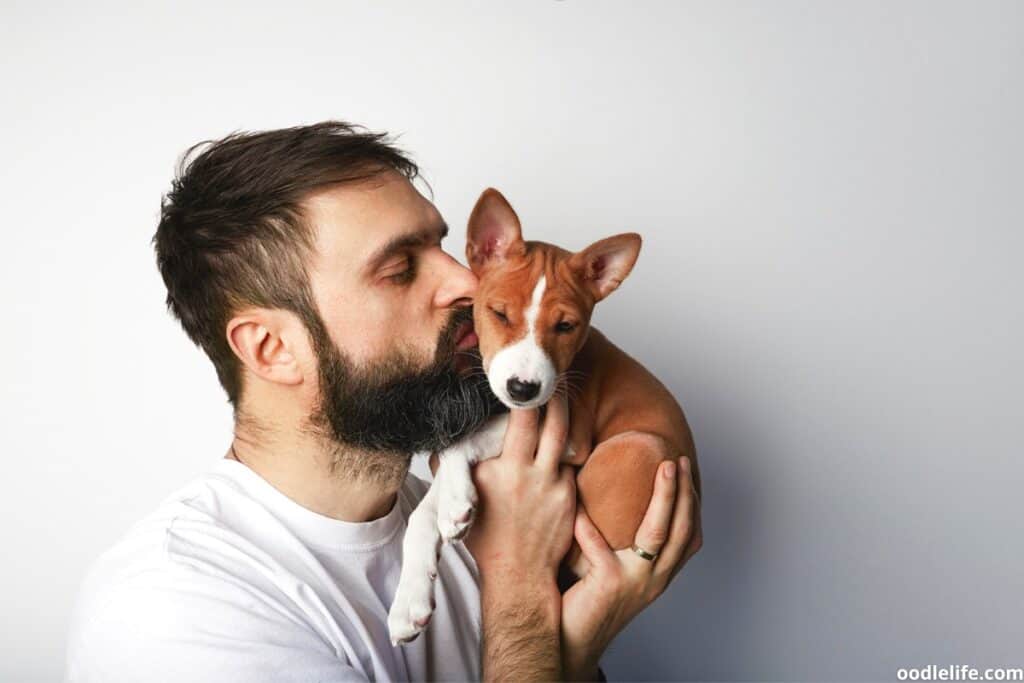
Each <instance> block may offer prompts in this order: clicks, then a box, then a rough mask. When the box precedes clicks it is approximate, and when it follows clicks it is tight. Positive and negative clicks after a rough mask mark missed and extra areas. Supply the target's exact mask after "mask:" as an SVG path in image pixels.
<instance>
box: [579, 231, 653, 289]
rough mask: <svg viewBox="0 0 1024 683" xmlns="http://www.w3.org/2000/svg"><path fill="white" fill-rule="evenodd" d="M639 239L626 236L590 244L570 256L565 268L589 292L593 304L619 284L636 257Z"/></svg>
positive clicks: (628, 234)
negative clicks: (574, 273) (574, 272)
mask: <svg viewBox="0 0 1024 683" xmlns="http://www.w3.org/2000/svg"><path fill="white" fill-rule="evenodd" d="M640 243H641V239H640V235H638V234H636V233H635V232H626V233H623V234H621V235H615V236H614V237H607V238H605V239H603V240H601V241H599V242H594V243H593V244H591V245H590V246H589V247H587V248H586V249H584V250H583V251H581V252H579V253H578V254H573V255H572V256H571V257H570V259H569V265H570V266H571V267H572V269H573V270H575V271H576V272H577V273H578V274H579V277H580V279H581V280H583V282H584V284H585V285H586V286H587V288H588V289H590V291H591V293H592V294H593V295H594V299H595V300H596V301H600V300H601V299H603V298H605V297H606V296H608V295H609V294H611V293H612V292H614V291H615V290H616V289H618V286H619V285H621V284H622V281H623V280H625V279H626V276H627V275H629V271H631V270H633V264H634V263H636V258H637V256H639V255H640Z"/></svg>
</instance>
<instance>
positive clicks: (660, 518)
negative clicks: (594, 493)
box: [629, 460, 678, 566]
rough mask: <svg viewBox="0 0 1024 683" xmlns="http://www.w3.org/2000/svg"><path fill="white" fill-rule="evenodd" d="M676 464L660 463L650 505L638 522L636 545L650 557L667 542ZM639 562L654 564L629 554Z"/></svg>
mask: <svg viewBox="0 0 1024 683" xmlns="http://www.w3.org/2000/svg"><path fill="white" fill-rule="evenodd" d="M676 467H677V466H676V463H675V461H673V460H669V461H666V462H663V463H661V466H659V467H658V472H657V474H655V475H654V476H655V480H654V495H652V496H651V503H650V505H648V506H647V514H645V515H644V520H643V521H642V522H640V528H639V529H637V532H636V541H635V542H636V545H637V547H638V548H640V549H641V550H646V551H647V552H649V553H651V554H652V555H657V554H659V553H660V552H661V551H662V548H663V547H664V545H665V541H667V540H668V535H669V528H670V525H671V523H672V508H673V507H674V506H675V502H676V488H677V483H678V479H677V478H676ZM629 555H632V556H634V557H636V559H637V560H638V561H640V562H645V563H647V564H648V565H649V566H653V565H654V563H653V562H651V561H649V560H645V559H643V558H642V557H640V556H639V555H638V554H637V553H632V552H631V553H629Z"/></svg>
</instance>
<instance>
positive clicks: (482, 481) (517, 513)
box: [466, 398, 576, 681]
mask: <svg viewBox="0 0 1024 683" xmlns="http://www.w3.org/2000/svg"><path fill="white" fill-rule="evenodd" d="M567 433H568V408H567V406H566V404H565V400H564V398H556V399H555V400H552V401H551V402H550V403H549V404H548V408H547V413H546V416H545V420H544V429H543V431H542V432H541V433H540V434H539V435H538V415H537V411H536V410H513V411H512V414H511V415H510V416H509V423H508V430H507V431H506V433H505V442H504V446H503V449H502V454H501V456H500V457H498V458H493V459H491V460H488V461H486V462H483V463H480V464H479V465H478V466H477V467H476V468H474V471H473V478H474V480H475V481H476V485H477V489H478V492H479V495H480V506H479V509H478V516H477V520H476V522H475V523H474V525H473V527H472V529H471V531H470V535H469V537H468V538H467V540H466V544H467V547H469V549H470V551H471V552H472V553H473V556H474V558H475V560H476V563H477V566H478V567H479V569H480V600H481V611H482V616H483V648H482V649H483V651H482V665H483V679H484V680H488V681H491V680H529V681H533V680H537V681H540V680H560V679H561V678H562V664H561V661H562V658H561V596H560V595H559V592H558V586H557V583H556V576H557V571H558V564H559V562H560V561H561V559H562V557H563V556H564V555H565V553H566V552H568V550H569V545H570V543H571V542H572V529H573V511H574V509H575V504H576V487H575V479H574V478H573V476H572V471H571V470H570V469H568V468H564V469H563V468H560V467H559V459H560V457H561V455H562V452H563V450H564V448H565V439H566V435H567Z"/></svg>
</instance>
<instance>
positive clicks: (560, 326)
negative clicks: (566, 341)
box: [555, 320, 576, 334]
mask: <svg viewBox="0 0 1024 683" xmlns="http://www.w3.org/2000/svg"><path fill="white" fill-rule="evenodd" d="M575 329H576V323H572V322H569V321H568V320H563V321H561V322H559V323H556V324H555V332H557V333H558V334H569V333H570V332H572V331H573V330H575Z"/></svg>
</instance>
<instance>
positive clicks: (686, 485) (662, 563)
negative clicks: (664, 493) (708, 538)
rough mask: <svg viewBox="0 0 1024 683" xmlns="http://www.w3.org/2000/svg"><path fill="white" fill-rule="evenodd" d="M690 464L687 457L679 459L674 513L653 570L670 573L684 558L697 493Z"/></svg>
mask: <svg viewBox="0 0 1024 683" xmlns="http://www.w3.org/2000/svg"><path fill="white" fill-rule="evenodd" d="M691 472H692V469H691V465H690V461H689V459H687V458H681V459H680V460H679V477H678V489H679V496H678V498H677V499H676V509H675V513H674V514H673V515H672V526H671V529H670V531H669V536H668V541H667V542H666V543H665V548H664V550H662V553H661V557H659V558H658V561H657V562H656V563H655V571H657V572H659V573H669V574H671V573H672V572H673V571H674V570H676V569H677V568H678V566H681V565H682V562H683V560H684V558H683V553H684V551H685V550H686V547H687V545H688V544H689V543H690V540H691V536H693V529H694V528H695V527H694V519H695V512H696V511H695V507H696V506H695V504H694V503H695V502H696V499H697V493H696V491H695V490H694V488H693V478H692V476H691Z"/></svg>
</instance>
